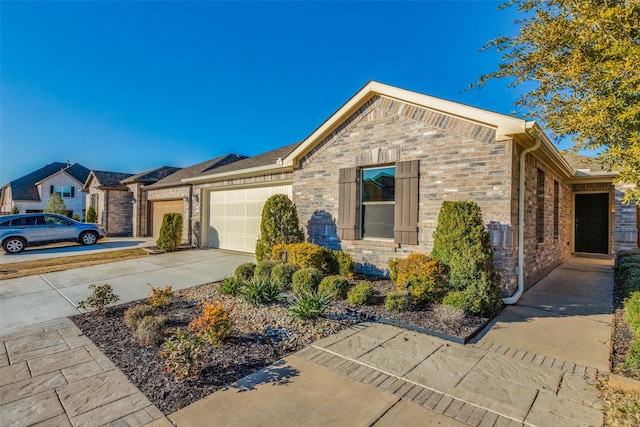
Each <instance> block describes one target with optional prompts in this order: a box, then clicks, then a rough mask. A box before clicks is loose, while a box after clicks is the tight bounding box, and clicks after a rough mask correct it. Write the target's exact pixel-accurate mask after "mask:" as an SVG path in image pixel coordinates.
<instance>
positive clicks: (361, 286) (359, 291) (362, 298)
mask: <svg viewBox="0 0 640 427" xmlns="http://www.w3.org/2000/svg"><path fill="white" fill-rule="evenodd" d="M375 297H376V291H375V289H373V286H371V283H369V282H367V281H366V280H363V281H361V282H360V283H358V284H357V285H355V286H354V287H352V288H351V289H349V292H347V302H348V303H349V304H351V305H366V304H371V303H373V301H374V298H375Z"/></svg>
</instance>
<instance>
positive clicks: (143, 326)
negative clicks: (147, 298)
mask: <svg viewBox="0 0 640 427" xmlns="http://www.w3.org/2000/svg"><path fill="white" fill-rule="evenodd" d="M136 337H138V341H139V342H140V343H141V344H144V345H159V344H160V343H162V341H163V339H164V318H163V317H162V316H145V317H144V318H142V320H141V321H140V323H138V327H137V328H136Z"/></svg>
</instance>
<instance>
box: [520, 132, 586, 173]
mask: <svg viewBox="0 0 640 427" xmlns="http://www.w3.org/2000/svg"><path fill="white" fill-rule="evenodd" d="M526 129H527V133H529V134H530V135H531V137H532V138H534V139H535V138H539V139H540V140H541V141H542V146H541V150H542V152H543V153H544V154H546V158H547V160H548V161H549V162H550V163H551V164H552V165H553V166H554V167H555V168H556V169H557V170H559V171H560V172H562V173H563V174H564V175H565V178H572V177H574V176H575V175H576V171H575V170H574V169H573V167H572V166H571V165H570V164H569V162H568V161H567V160H566V159H565V158H564V157H562V155H561V154H560V151H558V149H557V148H556V146H555V145H554V144H553V142H551V140H550V139H549V137H548V136H547V134H546V133H544V131H543V130H542V128H541V127H540V125H539V124H538V123H536V122H535V121H531V122H527V125H526Z"/></svg>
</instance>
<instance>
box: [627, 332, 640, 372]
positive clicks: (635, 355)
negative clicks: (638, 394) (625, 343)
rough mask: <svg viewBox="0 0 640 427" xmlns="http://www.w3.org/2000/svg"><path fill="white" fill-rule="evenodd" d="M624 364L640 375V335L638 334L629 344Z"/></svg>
mask: <svg viewBox="0 0 640 427" xmlns="http://www.w3.org/2000/svg"><path fill="white" fill-rule="evenodd" d="M623 366H624V367H625V368H627V369H629V370H631V371H632V372H633V373H634V374H635V375H637V376H640V337H638V336H636V337H635V338H634V339H633V340H632V341H631V343H630V344H629V349H628V350H627V354H626V356H625V361H624V364H623Z"/></svg>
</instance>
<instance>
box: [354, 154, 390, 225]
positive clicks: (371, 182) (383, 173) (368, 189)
mask: <svg viewBox="0 0 640 427" xmlns="http://www.w3.org/2000/svg"><path fill="white" fill-rule="evenodd" d="M395 175H396V168H395V167H393V166H391V167H388V168H376V169H365V170H363V171H362V201H363V202H393V201H394V200H395V199H396V179H395ZM392 222H393V221H392Z"/></svg>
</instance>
